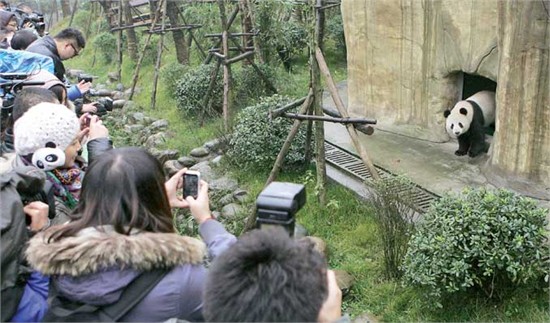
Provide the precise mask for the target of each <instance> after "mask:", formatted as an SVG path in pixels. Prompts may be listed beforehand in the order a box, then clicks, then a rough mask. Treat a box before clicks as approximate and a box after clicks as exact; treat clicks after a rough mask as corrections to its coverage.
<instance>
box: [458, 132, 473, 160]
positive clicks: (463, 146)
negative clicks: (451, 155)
mask: <svg viewBox="0 0 550 323" xmlns="http://www.w3.org/2000/svg"><path fill="white" fill-rule="evenodd" d="M457 139H458V150H457V151H455V155H457V156H464V155H466V154H467V153H468V149H469V148H470V138H469V137H468V136H467V135H462V136H458V138H457Z"/></svg>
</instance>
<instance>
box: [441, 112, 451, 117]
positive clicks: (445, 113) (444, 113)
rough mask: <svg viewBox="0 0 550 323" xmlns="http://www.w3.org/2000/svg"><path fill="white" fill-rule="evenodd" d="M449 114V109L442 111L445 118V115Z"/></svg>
mask: <svg viewBox="0 0 550 323" xmlns="http://www.w3.org/2000/svg"><path fill="white" fill-rule="evenodd" d="M449 114H451V111H450V110H445V111H443V116H444V117H445V118H447V117H448V116H449Z"/></svg>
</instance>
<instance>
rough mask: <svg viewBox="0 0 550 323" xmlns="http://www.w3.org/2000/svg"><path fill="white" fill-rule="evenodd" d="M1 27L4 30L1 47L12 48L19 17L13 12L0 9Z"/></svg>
mask: <svg viewBox="0 0 550 323" xmlns="http://www.w3.org/2000/svg"><path fill="white" fill-rule="evenodd" d="M0 29H2V30H3V32H2V34H3V36H2V39H0V41H1V47H0V48H2V49H8V48H11V45H10V44H11V39H12V37H13V35H14V33H15V31H16V30H17V18H16V17H15V14H14V13H13V12H9V11H5V10H0Z"/></svg>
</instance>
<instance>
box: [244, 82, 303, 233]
mask: <svg viewBox="0 0 550 323" xmlns="http://www.w3.org/2000/svg"><path fill="white" fill-rule="evenodd" d="M312 101H313V91H312V89H311V88H310V89H309V93H308V95H307V97H306V99H305V100H304V102H303V103H302V106H301V107H300V113H301V114H303V113H305V112H306V111H307V110H308V108H309V106H310V105H311V103H312ZM301 124H302V121H301V120H294V123H293V125H292V128H291V129H290V132H289V133H288V135H287V137H286V140H285V142H284V144H283V146H282V147H281V150H280V151H279V154H278V155H277V159H275V163H274V164H273V168H272V169H271V172H270V173H269V177H268V178H267V181H266V182H265V185H264V188H265V187H267V185H269V184H270V183H271V182H273V181H274V180H275V178H277V175H278V174H279V171H280V170H281V166H282V165H283V161H284V159H285V156H286V154H287V153H288V150H289V149H290V145H291V144H292V140H294V137H296V134H297V133H298V130H299V129H300V125H301ZM255 226H256V206H254V207H253V210H252V213H251V214H250V215H249V216H248V219H247V221H246V225H245V227H244V229H243V232H245V231H248V230H252V229H253V228H254V227H255Z"/></svg>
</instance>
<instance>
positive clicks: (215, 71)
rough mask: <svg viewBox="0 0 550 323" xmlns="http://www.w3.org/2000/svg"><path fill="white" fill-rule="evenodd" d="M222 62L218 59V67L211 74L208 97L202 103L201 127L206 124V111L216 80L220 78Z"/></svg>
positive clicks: (207, 91)
mask: <svg viewBox="0 0 550 323" xmlns="http://www.w3.org/2000/svg"><path fill="white" fill-rule="evenodd" d="M220 65H221V60H220V59H218V60H217V61H216V67H214V70H213V71H212V74H210V83H208V89H207V90H206V95H205V96H204V99H203V101H202V105H201V106H202V111H201V118H200V125H201V127H202V125H203V124H204V116H205V114H206V111H207V110H208V106H209V104H208V103H209V102H210V93H212V89H213V88H214V84H216V78H217V77H218V71H219V70H220Z"/></svg>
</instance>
